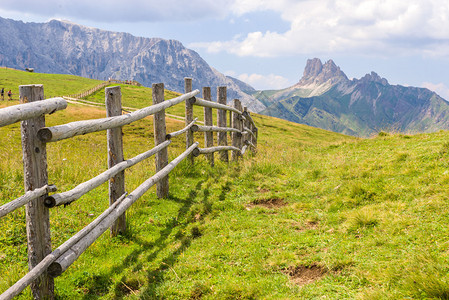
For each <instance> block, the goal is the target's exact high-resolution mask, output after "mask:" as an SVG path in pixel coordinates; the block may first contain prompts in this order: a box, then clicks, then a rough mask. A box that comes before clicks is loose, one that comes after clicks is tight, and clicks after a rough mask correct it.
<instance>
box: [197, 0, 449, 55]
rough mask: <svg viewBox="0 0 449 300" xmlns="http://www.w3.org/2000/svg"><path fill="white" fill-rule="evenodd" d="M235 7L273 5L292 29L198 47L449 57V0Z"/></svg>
mask: <svg viewBox="0 0 449 300" xmlns="http://www.w3.org/2000/svg"><path fill="white" fill-rule="evenodd" d="M231 10H232V11H233V13H234V14H237V15H244V14H245V13H250V12H254V11H262V10H273V11H276V12H278V13H280V15H281V17H282V18H283V19H284V20H285V21H287V22H289V23H290V29H289V30H288V31H286V32H271V31H266V32H250V33H248V34H247V35H246V36H244V37H240V38H234V39H232V40H229V41H215V42H212V43H196V44H195V46H196V47H202V48H206V49H207V50H208V51H210V52H219V51H227V52H229V53H233V54H236V55H240V56H246V55H251V56H259V57H269V56H271V57H274V56H281V55H286V54H291V55H293V54H311V53H314V54H315V53H317V54H324V53H348V51H352V52H354V51H357V52H363V53H366V54H372V53H382V55H392V54H398V53H402V54H407V55H412V54H417V53H419V54H426V55H438V56H444V57H449V51H447V49H448V48H449V46H448V45H449V42H448V41H449V30H447V28H449V1H447V0H409V1H403V0H302V1H293V0H278V1H269V0H242V1H238V2H237V1H236V2H234V5H232V6H231ZM442 49H444V51H443V50H442Z"/></svg>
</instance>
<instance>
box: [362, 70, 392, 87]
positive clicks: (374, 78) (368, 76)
mask: <svg viewBox="0 0 449 300" xmlns="http://www.w3.org/2000/svg"><path fill="white" fill-rule="evenodd" d="M360 81H361V82H378V83H380V84H382V85H384V86H385V85H388V80H386V79H385V78H382V77H380V76H379V75H378V74H377V73H376V72H371V74H366V75H365V76H363V77H362V78H360Z"/></svg>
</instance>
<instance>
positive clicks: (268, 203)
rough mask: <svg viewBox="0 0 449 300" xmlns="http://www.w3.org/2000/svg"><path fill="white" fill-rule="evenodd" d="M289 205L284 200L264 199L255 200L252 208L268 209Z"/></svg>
mask: <svg viewBox="0 0 449 300" xmlns="http://www.w3.org/2000/svg"><path fill="white" fill-rule="evenodd" d="M287 204H288V203H287V202H286V201H285V200H284V199H282V198H263V199H256V200H253V201H252V202H251V204H250V206H263V207H266V208H278V207H282V206H286V205H287Z"/></svg>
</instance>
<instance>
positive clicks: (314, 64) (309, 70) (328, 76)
mask: <svg viewBox="0 0 449 300" xmlns="http://www.w3.org/2000/svg"><path fill="white" fill-rule="evenodd" d="M342 80H348V78H347V77H346V75H345V73H343V71H341V70H340V67H338V66H337V65H336V64H335V63H334V61H333V60H332V59H330V60H328V61H327V62H326V63H325V64H324V65H323V63H322V62H321V60H320V59H319V58H314V59H308V60H307V64H306V67H305V68H304V73H303V76H302V78H301V80H300V81H299V83H298V85H311V84H315V85H321V84H323V83H326V82H329V83H331V84H335V83H337V82H340V81H342Z"/></svg>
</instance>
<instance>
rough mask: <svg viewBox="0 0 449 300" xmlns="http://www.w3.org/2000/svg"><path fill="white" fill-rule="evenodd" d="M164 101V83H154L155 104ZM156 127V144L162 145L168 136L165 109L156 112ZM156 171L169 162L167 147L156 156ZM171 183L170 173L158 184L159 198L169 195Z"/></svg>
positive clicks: (157, 192) (154, 126) (154, 125)
mask: <svg viewBox="0 0 449 300" xmlns="http://www.w3.org/2000/svg"><path fill="white" fill-rule="evenodd" d="M162 102H164V84H163V83H156V84H153V104H159V103H162ZM153 120H154V121H153V128H154V144H155V145H160V144H162V143H163V142H165V138H166V136H167V127H166V126H165V110H161V111H160V112H158V113H155V114H154V119H153ZM155 163H156V172H159V171H160V170H162V169H163V168H164V167H165V166H166V165H167V164H168V151H167V148H164V149H162V150H161V151H159V152H158V153H157V154H156V158H155ZM168 192H169V184H168V175H167V176H166V177H164V178H162V179H161V180H159V181H158V183H157V184H156V195H157V197H158V198H166V197H168Z"/></svg>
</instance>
